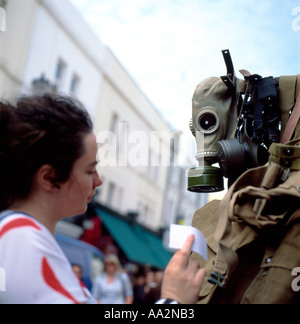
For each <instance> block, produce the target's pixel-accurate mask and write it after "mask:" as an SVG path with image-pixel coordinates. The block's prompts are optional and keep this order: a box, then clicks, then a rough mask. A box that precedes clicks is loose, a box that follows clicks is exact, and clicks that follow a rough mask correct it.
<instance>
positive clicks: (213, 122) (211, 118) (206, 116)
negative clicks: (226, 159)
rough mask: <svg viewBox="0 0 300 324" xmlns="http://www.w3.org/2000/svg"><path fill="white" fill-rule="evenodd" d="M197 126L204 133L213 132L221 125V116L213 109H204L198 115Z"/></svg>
mask: <svg viewBox="0 0 300 324" xmlns="http://www.w3.org/2000/svg"><path fill="white" fill-rule="evenodd" d="M197 126H198V128H199V130H200V131H201V132H202V133H204V134H212V133H214V132H215V131H216V130H217V129H218V128H219V126H220V120H219V116H218V115H217V113H215V112H214V111H212V110H203V111H202V112H201V113H200V114H199V115H198V117H197Z"/></svg>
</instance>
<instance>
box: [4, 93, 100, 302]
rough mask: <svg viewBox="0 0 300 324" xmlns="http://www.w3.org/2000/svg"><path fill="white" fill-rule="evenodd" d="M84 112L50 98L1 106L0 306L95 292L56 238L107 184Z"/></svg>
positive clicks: (66, 298) (71, 299) (66, 101)
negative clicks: (0, 284)
mask: <svg viewBox="0 0 300 324" xmlns="http://www.w3.org/2000/svg"><path fill="white" fill-rule="evenodd" d="M96 153H97V143H96V137H95V135H94V134H93V130H92V123H91V120H90V117H89V115H88V113H87V112H86V110H85V109H84V108H83V107H82V105H81V104H79V103H78V102H76V101H75V100H73V99H70V98H65V97H59V96H50V95H46V96H43V97H27V98H23V99H20V100H19V101H18V102H17V103H16V105H15V106H11V105H10V104H5V103H1V104H0V211H1V212H2V213H1V214H0V268H2V269H4V271H5V274H6V289H5V290H6V291H5V292H0V303H30V304H35V303H86V302H88V300H89V298H90V296H87V292H86V290H85V289H83V288H82V286H81V284H80V282H79V281H78V279H77V278H76V276H75V275H74V274H73V272H72V269H71V266H70V264H69V262H68V261H67V259H66V257H65V256H64V254H63V252H62V251H61V249H60V247H59V246H58V244H57V243H56V241H55V239H54V232H55V225H56V223H57V222H58V221H59V220H61V219H63V218H65V217H71V216H74V215H78V214H82V213H84V212H85V211H86V209H87V205H88V203H89V202H91V200H92V198H93V196H94V194H95V189H96V188H97V187H98V186H100V185H101V184H102V182H101V180H100V178H99V176H98V174H97V171H96V165H97V161H96Z"/></svg>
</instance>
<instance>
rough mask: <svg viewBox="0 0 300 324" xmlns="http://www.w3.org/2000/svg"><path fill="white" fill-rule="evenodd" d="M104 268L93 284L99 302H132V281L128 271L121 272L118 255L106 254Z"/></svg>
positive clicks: (111, 303) (112, 303) (113, 303)
mask: <svg viewBox="0 0 300 324" xmlns="http://www.w3.org/2000/svg"><path fill="white" fill-rule="evenodd" d="M104 270H105V272H104V273H103V274H101V275H100V276H98V277H97V278H96V280H95V282H94V285H93V296H94V297H95V298H96V299H97V300H98V302H99V304H110V305H115V304H119V305H121V304H132V302H133V289H132V285H131V281H130V278H129V276H128V275H127V274H126V273H122V272H121V267H120V261H119V259H118V257H117V256H116V255H113V254H110V255H108V256H106V258H105V261H104Z"/></svg>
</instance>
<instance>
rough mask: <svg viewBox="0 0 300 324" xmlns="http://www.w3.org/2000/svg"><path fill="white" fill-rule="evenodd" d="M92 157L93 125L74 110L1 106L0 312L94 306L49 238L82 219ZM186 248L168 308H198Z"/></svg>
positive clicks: (45, 100)
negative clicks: (61, 224) (9, 307)
mask: <svg viewBox="0 0 300 324" xmlns="http://www.w3.org/2000/svg"><path fill="white" fill-rule="evenodd" d="M96 155H97V143H96V137H95V135H94V134H93V129H92V122H91V120H90V117H89V115H88V113H87V112H86V110H85V109H84V107H83V106H82V105H81V104H80V103H79V102H77V101H75V100H73V99H71V98H66V97H61V96H53V95H45V96H38V97H25V98H22V99H20V100H18V101H17V102H16V104H15V105H11V104H9V103H0V270H1V274H2V276H3V273H4V274H5V278H4V279H5V289H3V287H2V286H3V283H2V285H1V290H5V291H0V304H1V303H4V304H6V303H21V304H24V303H26V304H50V303H53V304H58V303H89V302H91V303H93V302H96V301H95V300H94V299H93V298H92V296H91V295H89V293H88V292H87V290H86V289H84V287H82V284H81V283H80V282H79V280H78V278H77V277H76V275H75V274H74V273H73V271H72V268H71V265H70V264H69V262H68V261H67V259H66V257H65V255H64V254H63V252H62V250H61V249H60V247H59V246H58V244H57V243H56V241H55V238H54V232H55V225H56V223H57V222H58V221H59V220H61V219H63V218H66V217H72V216H75V215H78V214H82V213H84V212H85V211H86V209H87V205H88V203H89V202H91V200H92V198H93V196H94V194H95V189H96V188H97V187H98V186H100V185H101V184H102V181H101V179H100V178H99V176H98V173H97V170H96V165H97V160H96ZM192 243H193V238H190V239H189V240H188V241H187V243H186V245H185V247H184V248H183V250H182V251H180V252H178V253H177V254H176V255H175V256H174V258H173V259H172V260H171V262H170V265H169V266H168V268H167V270H166V276H165V281H164V284H163V288H162V297H163V298H165V299H166V300H167V302H168V298H171V299H175V300H176V301H177V302H180V303H185V302H188V303H190V302H194V301H196V300H197V295H198V294H199V290H200V287H201V284H202V281H203V277H204V272H203V270H200V271H199V270H198V269H197V265H196V264H193V263H192V264H190V265H188V257H189V253H190V250H191V247H192ZM1 279H2V281H3V278H1ZM161 302H162V303H163V302H164V301H161Z"/></svg>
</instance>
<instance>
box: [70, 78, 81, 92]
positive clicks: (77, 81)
mask: <svg viewBox="0 0 300 324" xmlns="http://www.w3.org/2000/svg"><path fill="white" fill-rule="evenodd" d="M79 84H80V77H79V76H78V75H77V74H76V73H74V74H73V76H72V80H71V85H70V92H71V93H73V94H77V93H78V88H79Z"/></svg>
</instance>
